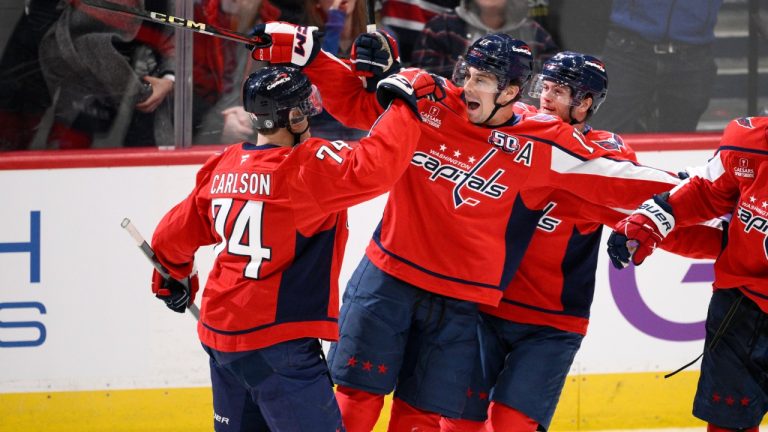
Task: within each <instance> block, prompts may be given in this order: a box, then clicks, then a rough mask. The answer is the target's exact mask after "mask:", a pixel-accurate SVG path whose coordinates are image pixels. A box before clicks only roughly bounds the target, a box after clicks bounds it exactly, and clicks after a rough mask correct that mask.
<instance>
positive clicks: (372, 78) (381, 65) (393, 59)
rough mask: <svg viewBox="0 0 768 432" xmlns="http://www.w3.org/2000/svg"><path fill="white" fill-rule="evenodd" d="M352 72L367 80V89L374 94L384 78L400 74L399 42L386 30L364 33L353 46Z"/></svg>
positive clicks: (350, 58) (351, 56)
mask: <svg viewBox="0 0 768 432" xmlns="http://www.w3.org/2000/svg"><path fill="white" fill-rule="evenodd" d="M349 60H350V61H351V62H352V70H353V71H354V72H355V74H357V75H358V76H361V77H363V78H364V79H365V89H366V90H368V91H370V92H372V91H374V90H376V85H377V84H378V82H379V81H380V80H382V79H383V78H385V77H387V76H389V75H392V74H393V73H398V72H400V50H399V48H398V47H397V41H395V38H393V37H392V35H390V34H389V33H387V32H385V31H384V30H376V31H375V32H372V33H362V34H360V36H358V37H357V39H355V42H354V43H353V44H352V54H351V55H350V56H349Z"/></svg>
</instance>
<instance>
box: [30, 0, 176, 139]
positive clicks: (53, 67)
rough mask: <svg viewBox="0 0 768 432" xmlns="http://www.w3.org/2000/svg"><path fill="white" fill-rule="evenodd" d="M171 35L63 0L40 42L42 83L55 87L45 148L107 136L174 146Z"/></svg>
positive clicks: (157, 6)
mask: <svg viewBox="0 0 768 432" xmlns="http://www.w3.org/2000/svg"><path fill="white" fill-rule="evenodd" d="M122 4H125V5H126V6H133V7H135V6H136V4H135V2H134V1H128V0H126V1H123V2H122ZM167 6H168V4H167V1H166V0H147V1H146V9H148V10H154V11H157V10H167V9H168V7H167ZM173 32H174V29H173V28H171V27H168V26H162V25H159V24H155V23H149V22H143V21H141V20H139V19H126V18H125V17H124V16H122V15H120V14H115V13H114V12H111V11H104V10H102V9H98V8H94V7H91V6H86V5H85V4H82V3H80V4H73V3H67V4H66V6H65V8H64V10H63V12H62V14H61V16H60V17H59V19H58V21H57V22H56V23H55V24H54V25H53V27H51V30H50V31H49V32H48V33H46V35H45V36H44V37H43V39H42V42H41V44H40V63H41V67H42V70H43V75H44V77H45V80H46V83H47V84H48V88H49V90H50V91H51V92H52V93H53V92H54V91H57V90H58V92H59V95H58V99H57V102H56V104H55V107H54V123H53V126H52V129H51V132H50V134H49V136H48V146H49V147H52V148H60V149H69V148H87V147H91V145H92V144H93V141H94V138H95V137H96V136H97V135H103V136H106V135H107V133H109V135H108V137H109V138H108V140H109V141H110V143H112V142H116V143H121V144H122V145H124V146H152V145H172V144H173V127H172V123H171V112H172V107H171V102H172V97H169V96H172V91H173V86H174V80H175V78H174V66H175V64H174V63H175V61H174V43H173Z"/></svg>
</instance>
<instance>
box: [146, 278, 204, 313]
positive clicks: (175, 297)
mask: <svg viewBox="0 0 768 432" xmlns="http://www.w3.org/2000/svg"><path fill="white" fill-rule="evenodd" d="M199 289H200V280H199V279H198V277H197V271H194V272H193V273H192V274H191V275H189V276H188V277H186V278H184V279H183V280H181V281H179V280H176V279H173V278H168V279H165V278H163V276H162V275H161V274H160V273H158V271H157V270H154V272H153V273H152V293H153V294H154V295H155V297H157V298H159V299H160V300H162V301H163V302H165V305H166V306H167V307H168V309H170V310H172V311H174V312H178V313H184V311H186V310H187V306H188V305H190V304H192V303H194V302H195V294H197V291H198V290H199Z"/></svg>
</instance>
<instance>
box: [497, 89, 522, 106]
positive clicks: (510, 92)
mask: <svg viewBox="0 0 768 432" xmlns="http://www.w3.org/2000/svg"><path fill="white" fill-rule="evenodd" d="M519 93H520V86H518V85H514V84H510V85H508V86H507V88H505V89H504V90H502V91H501V94H499V98H498V102H499V103H500V104H501V105H506V104H507V103H509V102H511V101H513V100H515V98H516V97H517V95H518V94H519Z"/></svg>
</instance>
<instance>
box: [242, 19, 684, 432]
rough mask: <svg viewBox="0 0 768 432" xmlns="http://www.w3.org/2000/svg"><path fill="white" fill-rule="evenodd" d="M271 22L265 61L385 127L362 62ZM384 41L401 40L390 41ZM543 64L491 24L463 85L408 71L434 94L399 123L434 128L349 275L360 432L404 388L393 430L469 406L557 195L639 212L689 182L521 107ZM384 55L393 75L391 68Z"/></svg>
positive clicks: (405, 75)
mask: <svg viewBox="0 0 768 432" xmlns="http://www.w3.org/2000/svg"><path fill="white" fill-rule="evenodd" d="M257 31H260V32H265V33H269V34H270V35H271V36H272V39H273V41H274V45H273V46H271V47H269V48H259V49H255V50H254V51H253V56H254V58H256V59H260V60H268V61H271V62H273V63H283V62H289V63H292V64H294V65H297V66H300V67H304V69H303V71H304V72H305V73H306V74H307V75H308V76H309V77H310V79H312V80H313V82H314V83H315V84H316V85H318V87H319V88H320V91H321V93H322V94H323V97H324V99H325V101H326V108H327V109H328V111H329V112H330V113H331V114H332V115H333V116H334V117H336V118H337V119H339V120H341V121H342V122H345V123H346V124H347V125H348V126H352V127H358V128H367V127H369V126H370V125H371V124H372V123H373V120H374V119H375V118H376V116H377V115H378V113H379V112H380V108H379V105H378V104H377V103H376V98H375V97H374V96H373V95H371V94H369V93H367V92H366V91H365V89H364V87H363V86H362V85H361V83H360V80H359V79H358V78H357V76H356V75H355V72H353V71H352V69H351V68H350V67H348V66H347V65H346V64H344V63H342V62H340V61H339V60H338V59H336V58H334V57H332V56H330V55H328V54H327V53H324V52H322V51H320V50H319V49H315V48H316V47H317V45H318V44H317V41H316V40H315V39H316V38H315V36H316V32H315V29H313V28H306V27H296V26H291V25H289V24H285V23H268V24H266V25H265V26H263V27H261V28H259V29H257ZM377 34H378V33H377ZM380 46H381V47H382V49H385V50H391V48H390V46H389V43H388V41H387V40H386V38H384V40H383V41H382V43H381V44H380ZM374 57H375V56H374ZM531 62H532V57H531V53H530V49H529V48H528V47H527V45H526V44H525V43H524V42H522V41H519V40H515V39H513V38H511V37H509V36H508V35H504V34H491V35H487V36H484V37H482V38H480V39H479V40H478V41H476V42H475V43H474V44H472V45H471V46H470V48H469V50H468V52H467V56H466V58H464V59H462V60H461V61H460V62H459V64H458V65H457V70H456V73H455V74H454V83H451V82H448V81H444V80H442V79H440V78H438V77H434V76H431V75H426V74H424V73H423V71H419V70H404V71H402V72H401V73H400V75H399V76H396V77H397V79H399V80H400V81H401V82H402V83H403V84H404V85H408V84H410V85H411V86H413V87H414V89H415V90H416V91H420V92H424V93H428V92H431V93H432V97H430V98H422V99H419V102H418V104H419V106H418V108H419V109H418V111H419V113H420V114H421V121H415V122H414V121H413V120H410V119H409V121H408V122H404V123H402V124H400V125H398V130H403V129H410V128H419V129H421V131H422V134H421V138H420V140H419V143H418V145H417V148H416V152H415V153H414V154H413V157H412V159H411V163H410V166H409V167H408V169H407V170H406V172H405V173H404V174H403V176H402V177H401V178H400V180H398V181H397V182H396V183H395V185H394V187H393V188H392V190H391V191H390V195H389V199H388V202H387V205H386V207H385V210H384V215H383V218H382V221H381V224H380V225H379V227H378V228H377V229H376V230H375V232H374V234H373V239H372V241H371V243H370V245H369V247H368V248H367V250H366V256H365V257H364V258H363V260H362V261H361V263H360V265H359V266H358V268H357V270H356V271H355V273H354V274H353V275H352V277H351V279H350V281H349V284H348V286H347V289H346V291H345V294H344V303H343V305H342V310H341V315H340V316H341V328H340V338H339V342H338V343H337V344H334V345H333V346H332V348H331V352H330V354H329V362H330V368H331V375H332V377H333V379H334V381H335V382H336V384H338V387H337V399H338V400H339V405H340V408H341V411H342V416H343V418H344V424H345V426H346V427H347V429H348V430H350V431H355V432H357V431H366V432H367V431H370V430H371V429H372V427H373V425H374V424H375V422H376V420H377V418H378V415H379V411H380V410H381V406H382V403H383V396H384V395H385V394H387V393H389V392H391V391H392V390H393V389H394V390H395V398H394V403H393V409H392V414H391V420H390V425H389V428H390V431H408V432H410V431H411V430H412V429H413V428H414V427H417V428H419V427H425V428H426V429H423V430H433V429H429V428H430V427H431V426H430V425H426V426H424V425H422V424H420V423H419V421H420V420H419V419H421V418H422V417H423V416H424V414H425V413H434V414H437V415H443V416H446V417H452V418H456V417H459V416H460V415H461V413H462V411H463V409H464V406H465V404H466V401H467V396H466V395H467V388H469V385H470V375H471V372H472V368H473V367H472V365H473V363H474V359H475V356H476V355H477V350H478V344H477V337H476V331H475V329H476V321H477V316H478V315H477V307H478V304H487V305H494V306H495V305H496V304H498V302H499V300H500V299H501V296H502V291H503V289H504V288H506V287H507V285H508V284H509V282H510V280H511V278H512V276H513V275H514V274H515V271H516V269H517V268H518V265H519V263H520V259H521V258H522V256H523V254H524V252H525V250H526V248H527V245H528V243H529V241H530V238H531V236H532V234H533V232H534V230H535V229H536V226H537V223H538V221H539V219H540V218H541V216H542V215H543V213H544V208H545V206H546V204H547V191H552V190H556V189H566V190H570V191H571V192H573V193H575V194H578V195H580V196H582V197H583V198H584V199H585V200H588V201H593V202H595V203H598V204H600V205H604V206H611V207H616V208H632V207H633V206H634V205H636V204H637V203H639V202H640V201H641V200H642V198H641V197H642V191H647V190H653V191H654V192H652V193H656V192H657V191H659V190H665V189H669V188H670V187H671V186H672V185H674V184H677V182H678V180H677V179H676V178H675V177H673V176H670V175H669V174H668V173H665V172H663V171H659V170H654V169H650V168H646V167H639V166H635V165H633V164H630V163H626V162H617V161H615V160H613V159H610V158H608V157H607V156H609V152H608V151H607V150H605V149H602V148H600V147H598V146H594V145H591V144H590V143H589V142H588V141H587V140H586V139H585V138H584V137H583V135H582V134H581V133H580V132H579V131H578V130H575V129H574V128H573V127H571V126H569V125H568V124H566V123H563V122H562V121H561V120H560V119H559V118H556V117H554V116H551V115H547V114H534V115H529V116H528V115H516V114H515V112H514V103H515V102H516V101H517V100H518V99H519V97H520V91H521V89H522V88H523V87H524V86H525V85H526V84H527V82H528V81H529V79H530V75H531ZM361 64H366V63H361V62H359V61H358V62H357V63H356V65H357V68H360V66H361ZM367 64H370V65H373V64H374V63H373V62H371V63H367ZM380 64H381V69H382V71H384V70H386V69H388V68H390V67H391V62H381V63H380ZM619 165H620V166H619ZM619 171H623V174H622V176H621V177H613V176H612V173H616V172H619ZM627 191H632V192H634V193H635V194H636V195H634V194H633V193H628V192H627ZM633 203H634V204H633Z"/></svg>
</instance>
